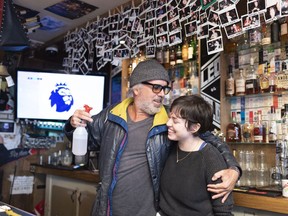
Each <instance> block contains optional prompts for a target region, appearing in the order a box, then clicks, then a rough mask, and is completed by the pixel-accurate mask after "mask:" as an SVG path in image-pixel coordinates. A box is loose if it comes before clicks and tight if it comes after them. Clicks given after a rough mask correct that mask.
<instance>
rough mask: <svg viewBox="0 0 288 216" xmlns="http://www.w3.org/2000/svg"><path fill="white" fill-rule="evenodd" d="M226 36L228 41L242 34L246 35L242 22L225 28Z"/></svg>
mask: <svg viewBox="0 0 288 216" xmlns="http://www.w3.org/2000/svg"><path fill="white" fill-rule="evenodd" d="M224 29H225V32H226V36H227V38H228V39H231V38H234V37H237V36H239V35H241V34H244V32H245V31H242V23H241V21H239V22H236V23H233V24H230V25H227V26H225V27H224Z"/></svg>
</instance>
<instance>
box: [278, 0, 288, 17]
mask: <svg viewBox="0 0 288 216" xmlns="http://www.w3.org/2000/svg"><path fill="white" fill-rule="evenodd" d="M280 8H281V9H280V10H281V16H288V0H281V4H280Z"/></svg>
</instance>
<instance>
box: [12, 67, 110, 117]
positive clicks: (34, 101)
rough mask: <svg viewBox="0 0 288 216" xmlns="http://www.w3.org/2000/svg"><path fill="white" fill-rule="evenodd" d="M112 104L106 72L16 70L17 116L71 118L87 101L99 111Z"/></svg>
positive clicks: (93, 110)
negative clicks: (73, 72) (68, 72)
mask: <svg viewBox="0 0 288 216" xmlns="http://www.w3.org/2000/svg"><path fill="white" fill-rule="evenodd" d="M108 103H109V78H108V76H107V74H106V73H93V74H87V75H83V74H67V73H61V72H57V71H39V70H29V69H20V68H18V69H17V70H16V109H15V111H16V113H15V114H16V118H18V119H33V120H43V121H44V120H56V121H65V120H67V119H68V118H69V117H70V116H71V115H72V114H73V113H74V111H75V110H76V109H79V108H83V106H84V105H85V104H87V105H89V106H90V107H92V108H93V109H92V110H91V111H90V113H91V114H92V115H93V114H97V113H99V112H100V111H101V110H102V109H103V108H104V107H106V106H107V105H108Z"/></svg>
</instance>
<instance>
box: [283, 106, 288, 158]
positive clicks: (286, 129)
mask: <svg viewBox="0 0 288 216" xmlns="http://www.w3.org/2000/svg"><path fill="white" fill-rule="evenodd" d="M284 109H285V111H284V115H283V117H282V118H281V127H282V139H285V140H288V104H284ZM287 147H288V146H287ZM286 157H288V151H287V156H286Z"/></svg>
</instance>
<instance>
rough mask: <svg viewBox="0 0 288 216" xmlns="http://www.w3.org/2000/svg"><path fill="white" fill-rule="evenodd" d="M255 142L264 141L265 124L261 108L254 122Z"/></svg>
mask: <svg viewBox="0 0 288 216" xmlns="http://www.w3.org/2000/svg"><path fill="white" fill-rule="evenodd" d="M253 131H254V142H263V136H264V135H263V124H262V114H261V110H258V112H257V121H256V123H255V124H254V130H253Z"/></svg>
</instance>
